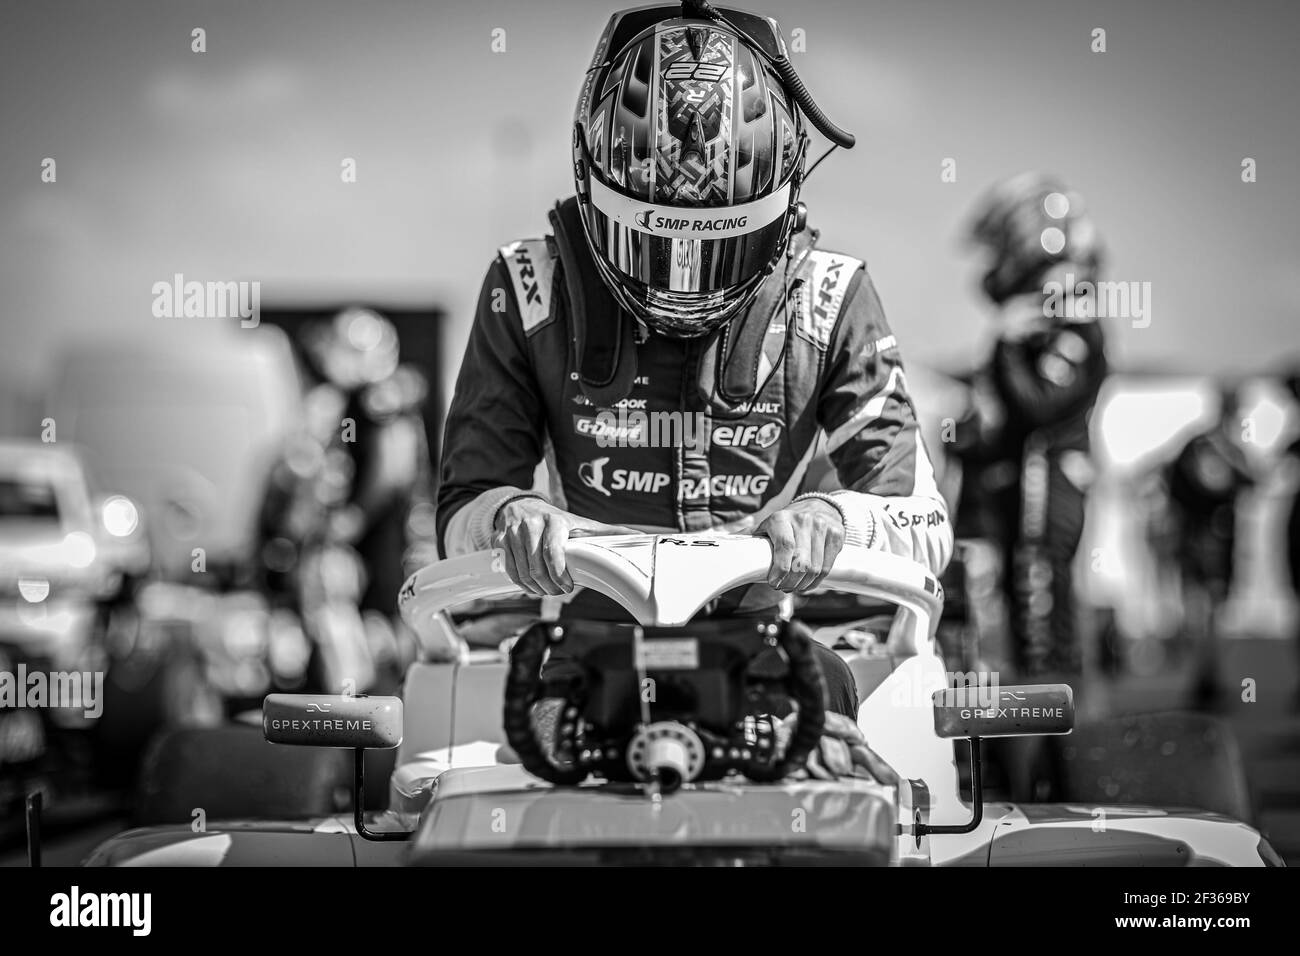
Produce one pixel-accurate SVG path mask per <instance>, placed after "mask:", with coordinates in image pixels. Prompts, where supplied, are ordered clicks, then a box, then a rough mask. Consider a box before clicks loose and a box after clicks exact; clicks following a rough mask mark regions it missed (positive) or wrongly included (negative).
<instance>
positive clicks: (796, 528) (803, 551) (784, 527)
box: [754, 498, 844, 593]
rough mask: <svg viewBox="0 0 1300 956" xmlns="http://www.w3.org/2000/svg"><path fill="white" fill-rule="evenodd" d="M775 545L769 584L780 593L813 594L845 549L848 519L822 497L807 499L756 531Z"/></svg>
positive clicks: (785, 510)
mask: <svg viewBox="0 0 1300 956" xmlns="http://www.w3.org/2000/svg"><path fill="white" fill-rule="evenodd" d="M754 534H756V535H762V536H763V537H765V538H767V539H768V540H769V541H771V542H772V567H771V569H770V570H769V571H768V573H767V583H768V584H769V585H770V586H771V587H774V588H776V589H777V590H778V591H786V592H789V593H795V592H798V591H810V590H812V589H813V588H815V587H817V586H819V585H820V584H821V583H822V581H824V580H825V579H826V575H828V574H829V573H830V571H831V568H832V567H834V565H835V559H836V558H837V557H839V554H840V549H841V548H843V547H844V519H843V518H842V517H841V516H840V512H839V509H837V508H836V507H835V506H834V505H832V504H830V503H828V502H826V501H823V500H821V499H820V498H805V499H804V500H802V501H796V502H794V503H793V504H791V505H790V506H789V507H787V508H782V509H781V510H780V511H778V512H776V513H774V514H772V515H769V516H768V517H767V519H766V520H765V521H763V523H762V524H760V525H759V526H758V527H757V528H755V529H754Z"/></svg>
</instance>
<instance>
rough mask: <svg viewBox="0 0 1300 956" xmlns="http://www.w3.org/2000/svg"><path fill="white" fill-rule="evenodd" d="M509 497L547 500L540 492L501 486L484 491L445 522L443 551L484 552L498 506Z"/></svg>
mask: <svg viewBox="0 0 1300 956" xmlns="http://www.w3.org/2000/svg"><path fill="white" fill-rule="evenodd" d="M512 498H540V499H542V500H543V501H546V500H548V499H547V497H546V496H545V495H544V494H542V493H541V492H540V491H530V490H529V489H527V488H516V487H514V486H513V485H502V486H501V487H499V488H491V489H489V490H488V491H485V492H483V493H482V494H481V495H479V496H478V497H477V498H475V499H474V500H473V501H471V502H470V503H469V504H467V505H465V506H464V507H463V508H461V509H460V510H459V511H457V512H456V513H455V514H454V515H452V516H451V521H449V522H448V523H447V533H446V536H445V538H444V540H443V551H444V553H445V554H446V555H447V557H449V558H454V557H457V556H458V555H462V554H472V553H473V552H475V551H487V550H488V549H490V548H491V547H492V535H493V533H494V529H493V527H492V525H493V522H494V521H495V520H496V516H497V512H498V511H500V510H501V506H502V505H504V504H505V503H506V502H507V501H509V500H510V499H512Z"/></svg>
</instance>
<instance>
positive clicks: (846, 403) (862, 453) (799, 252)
mask: <svg viewBox="0 0 1300 956" xmlns="http://www.w3.org/2000/svg"><path fill="white" fill-rule="evenodd" d="M805 115H806V116H807V117H808V118H809V120H810V121H811V122H812V123H813V124H814V125H816V127H817V128H818V129H819V130H820V131H822V132H824V133H827V135H828V136H829V137H830V138H831V139H832V140H833V141H834V142H836V143H837V144H839V145H851V144H852V137H851V136H849V135H848V134H845V133H843V132H842V131H840V130H839V129H838V128H837V127H835V126H834V125H833V124H831V123H830V122H829V120H827V119H826V118H825V116H824V114H822V113H821V111H820V110H819V109H817V107H816V105H815V104H814V103H812V101H811V97H810V96H809V95H808V93H807V91H806V89H805V88H803V86H802V83H800V82H799V81H798V77H797V76H794V75H793V70H792V69H791V68H790V67H789V61H788V59H787V58H786V56H785V49H784V44H783V41H782V39H781V34H780V31H779V28H778V27H777V25H776V23H775V22H774V21H772V20H770V19H768V18H763V17H758V16H753V15H749V14H744V13H741V12H739V11H735V10H730V9H728V10H725V11H716V10H714V9H713V8H711V7H709V6H708V5H707V4H703V3H698V2H696V3H687V4H683V5H682V6H681V7H680V8H679V7H676V6H661V7H643V8H640V9H636V10H629V11H625V12H622V13H617V14H615V15H614V16H613V17H612V19H611V20H610V23H609V24H608V26H607V27H606V29H605V32H604V34H603V35H602V37H601V40H600V43H599V45H598V47H597V49H596V53H595V56H594V58H593V59H592V63H591V66H590V68H589V69H588V71H587V74H586V78H585V81H584V83H583V86H582V89H581V93H580V95H579V100H578V106H577V111H576V116H575V120H574V127H573V172H574V178H575V186H576V193H577V194H576V196H574V197H570V198H568V199H565V200H563V201H561V202H559V203H558V204H557V205H556V206H555V208H554V209H553V210H552V211H551V213H550V217H549V218H550V224H551V227H552V233H551V234H550V235H547V236H546V237H544V238H540V239H525V240H520V241H517V242H512V243H510V244H509V245H506V246H504V247H502V248H501V249H500V250H499V252H498V254H497V256H496V257H495V258H494V259H493V260H492V262H491V264H490V265H489V267H488V273H487V278H486V279H485V280H484V282H483V286H482V291H481V293H480V297H479V302H478V312H477V315H476V317H475V321H474V325H473V328H472V330H471V332H470V338H469V343H468V345H467V347H466V351H465V357H464V361H463V363H462V366H461V370H460V375H459V378H458V380H457V383H456V390H455V395H454V397H453V399H452V403H451V407H450V409H449V412H448V417H447V429H446V438H445V452H444V456H443V466H442V476H441V484H440V488H439V492H438V517H437V522H438V535H439V541H440V544H441V546H442V549H443V553H444V555H446V556H455V555H458V554H464V553H468V552H471V551H477V550H483V549H487V548H494V547H496V548H501V549H502V550H503V552H504V554H505V563H506V568H507V571H508V573H509V575H510V577H511V578H512V579H513V580H514V581H515V582H517V583H518V584H519V585H520V587H522V588H523V589H524V590H525V591H527V592H529V593H531V594H534V595H538V596H551V597H552V598H553V599H554V598H555V597H561V598H562V599H564V600H568V601H569V602H570V604H569V608H570V612H572V608H573V607H574V606H575V605H577V604H578V603H579V599H581V600H582V601H585V602H587V603H586V606H585V607H583V610H582V615H581V616H584V617H592V616H593V615H594V612H593V607H594V605H596V604H598V603H600V602H605V601H607V599H606V598H604V597H603V596H602V595H597V594H594V593H590V592H587V593H585V594H581V595H579V596H577V597H574V596H573V595H572V592H573V591H574V584H573V581H572V579H571V577H570V576H569V574H568V571H567V569H566V567H565V560H564V551H563V543H564V541H565V540H566V539H568V538H569V537H571V536H577V535H591V534H608V533H620V532H626V531H628V530H629V529H636V530H640V531H678V532H689V531H704V530H709V529H712V530H716V531H719V532H728V533H741V534H744V533H749V534H755V535H763V536H765V537H767V538H768V539H769V540H770V541H771V543H772V555H773V556H772V565H771V570H770V573H769V577H768V581H767V586H755V587H752V588H749V589H748V590H747V591H745V592H744V593H743V594H734V593H733V594H729V595H725V596H724V597H723V598H722V599H720V601H719V602H718V603H719V605H725V606H718V607H714V608H712V609H711V610H712V611H713V612H715V613H716V612H718V611H726V612H728V613H745V612H747V611H751V610H755V611H756V610H759V609H762V608H768V609H770V608H772V607H773V606H775V605H776V604H777V603H779V601H780V599H781V597H782V595H781V594H780V593H777V592H786V593H800V592H806V591H809V590H811V589H813V588H816V587H817V586H818V585H819V584H820V583H821V582H822V580H823V578H824V577H825V576H826V574H827V573H828V572H829V571H830V569H831V567H832V565H833V563H834V561H835V558H836V556H837V555H838V553H839V552H840V549H841V548H842V547H843V546H844V545H845V544H846V543H847V544H854V545H861V546H865V547H868V548H876V549H880V550H884V551H890V552H892V553H895V554H899V555H903V556H905V557H908V558H912V559H914V560H917V561H919V562H922V563H923V564H925V565H926V566H928V567H929V568H930V570H931V571H933V572H935V573H936V574H937V573H938V572H940V571H941V570H942V569H943V567H944V565H945V564H946V563H947V561H948V558H949V555H950V553H951V550H952V531H951V528H950V526H949V523H948V515H947V511H946V508H945V505H944V502H943V499H942V498H941V496H940V494H939V492H938V490H937V488H936V486H935V483H934V478H933V473H932V469H931V464H930V459H929V457H928V455H927V453H926V450H925V447H924V445H923V444H922V441H921V437H920V435H919V433H918V427H917V421H916V415H915V411H914V408H913V405H912V401H911V399H910V397H909V395H908V392H907V383H906V379H905V376H904V373H903V366H902V363H901V360H900V358H899V349H898V343H897V341H896V339H895V337H894V335H893V333H892V332H891V331H890V328H889V325H888V323H887V322H886V320H885V316H884V313H883V311H882V309H881V304H880V299H879V298H878V296H877V294H876V290H875V288H874V287H873V285H872V282H871V279H870V278H869V277H868V275H867V272H866V268H865V265H864V263H863V262H862V260H860V259H856V258H853V257H852V256H848V255H843V254H840V253H836V252H829V251H825V250H822V249H819V248H818V247H817V235H818V234H817V232H816V231H815V230H813V229H811V228H810V227H809V226H808V225H807V223H806V210H805V207H804V205H803V203H802V202H800V200H799V192H800V187H801V185H802V184H803V180H804V175H805V159H806V152H807V149H808V142H809V140H808V136H807V134H806V133H805V130H804V116H805ZM820 454H827V455H829V457H830V460H831V461H832V463H833V464H834V466H835V471H836V472H837V475H838V479H839V484H840V486H841V488H840V489H838V490H834V491H831V492H829V493H826V492H807V491H806V490H805V488H804V487H803V484H802V483H803V479H804V478H805V473H806V472H807V470H808V466H809V463H810V462H811V461H813V460H814V458H815V456H817V455H820ZM543 462H544V463H545V467H546V478H547V491H545V492H543V491H542V490H540V489H539V488H536V487H534V480H533V479H534V471H535V469H536V468H537V466H538V465H539V464H540V463H543ZM707 610H709V609H706V611H707ZM572 613H576V612H572ZM620 614H621V611H620ZM818 649H819V651H822V652H823V653H822V654H821V657H820V660H821V663H822V670H823V674H824V677H825V681H826V687H827V693H828V701H827V708H828V714H827V717H828V723H827V727H828V733H834V732H835V731H836V730H837V729H842V728H843V725H844V724H848V725H850V729H848V730H846V731H845V734H846V735H847V736H848V737H849V738H852V737H853V735H855V734H856V733H857V728H856V724H854V723H853V721H852V720H848V721H843V722H842V723H841V722H840V721H839V720H837V719H836V718H835V716H834V714H835V713H838V714H842V715H845V716H847V717H849V718H852V717H854V716H855V715H856V712H857V703H856V694H855V692H854V688H853V678H852V675H851V674H850V672H849V670H848V667H847V666H846V665H845V664H844V662H843V661H842V660H841V659H840V658H839V657H838V656H837V655H836V654H834V653H832V652H830V651H829V650H826V649H824V648H821V647H820V645H818ZM856 739H857V740H859V741H860V735H859V736H858V737H857V738H856ZM850 742H852V740H850Z"/></svg>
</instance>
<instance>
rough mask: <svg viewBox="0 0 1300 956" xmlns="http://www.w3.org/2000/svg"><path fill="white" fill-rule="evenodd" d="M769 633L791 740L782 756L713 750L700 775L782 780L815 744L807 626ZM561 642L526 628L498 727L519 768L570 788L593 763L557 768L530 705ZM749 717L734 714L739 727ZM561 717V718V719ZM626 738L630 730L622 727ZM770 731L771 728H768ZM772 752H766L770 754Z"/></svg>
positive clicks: (556, 634) (820, 690)
mask: <svg viewBox="0 0 1300 956" xmlns="http://www.w3.org/2000/svg"><path fill="white" fill-rule="evenodd" d="M773 629H774V631H775V633H774V634H773V635H772V636H773V637H774V638H775V640H776V645H777V646H778V647H780V648H781V649H782V650H783V651H784V652H785V656H786V659H787V661H788V672H787V675H786V677H785V679H784V685H785V690H786V692H787V694H788V695H789V697H790V699H791V700H792V701H793V703H794V704H795V705H797V708H798V711H797V717H796V720H795V727H794V731H793V733H792V734H791V735H790V741H789V743H788V745H787V746H786V748H785V751H784V753H782V754H780V755H779V756H776V757H766V756H763V755H761V754H760V752H759V751H760V750H761V748H746V750H745V751H744V752H745V753H747V754H748V756H747V758H742V759H739V760H737V759H735V757H734V756H733V754H734V753H735V752H736V749H737V748H723V750H724V756H723V758H722V759H721V760H719V758H718V757H717V756H716V752H715V750H714V749H710V750H707V751H706V753H705V756H704V763H705V769H703V770H702V771H701V773H700V774H699V776H704V777H710V776H712V777H717V776H721V775H722V773H724V772H725V771H726V770H727V769H732V768H734V769H738V770H740V772H741V773H743V774H744V775H745V776H746V777H748V778H749V779H750V780H754V781H757V782H763V783H767V782H772V781H776V780H781V779H783V778H785V777H786V776H788V775H789V774H790V773H792V772H793V771H795V770H798V769H800V768H802V767H803V765H804V763H805V762H806V761H807V759H808V755H809V754H810V753H812V750H813V748H814V747H816V746H817V744H818V742H819V740H820V738H821V734H822V730H823V728H824V726H825V722H826V710H825V691H824V683H823V680H822V674H821V668H820V667H819V666H818V663H817V658H816V655H815V653H814V650H813V647H814V641H813V638H812V635H811V632H810V631H809V630H808V628H807V627H806V626H804V625H802V624H799V623H798V622H793V621H785V622H780V623H778V624H776V625H774V628H773ZM563 638H564V630H563V628H562V627H558V626H555V625H545V624H538V625H534V626H533V627H531V628H529V629H528V630H526V631H525V632H524V633H523V634H522V635H521V636H520V637H519V639H518V640H517V641H516V642H515V644H514V647H513V648H512V649H511V652H510V665H509V670H508V672H507V676H506V688H505V706H504V714H503V717H504V719H503V723H504V729H505V734H506V740H507V742H508V743H509V744H510V746H511V747H512V748H513V749H514V751H515V753H516V754H517V755H518V757H519V760H520V763H521V764H522V765H523V767H524V769H525V770H527V771H528V772H529V773H531V774H533V775H534V776H537V777H540V778H541V779H543V780H547V781H549V782H551V783H554V784H557V785H561V786H574V785H576V784H579V783H581V782H582V781H583V780H585V779H586V778H587V777H588V775H589V774H590V773H591V772H592V771H593V769H596V767H595V763H596V761H594V760H591V759H588V760H581V759H580V760H577V761H574V762H572V763H569V764H566V765H557V764H556V763H554V762H553V761H552V760H551V759H550V758H549V757H548V756H547V753H546V750H545V749H544V747H543V746H542V743H541V742H540V741H539V740H538V739H537V735H536V733H535V732H534V729H533V720H532V710H533V706H534V705H535V704H536V703H537V702H538V701H539V700H541V699H542V693H543V685H544V682H543V679H542V674H541V670H542V661H543V658H544V657H545V655H546V650H547V648H548V647H549V646H550V645H551V644H552V643H558V642H560V641H562V640H563ZM577 706H578V703H577V702H576V701H574V700H572V699H566V700H565V701H564V704H563V708H562V713H564V714H567V713H571V712H572V708H575V707H577ZM750 716H755V715H751V714H744V713H740V714H736V715H735V717H736V724H737V726H738V727H739V726H740V724H742V723H743V721H744V718H746V717H750ZM562 719H563V718H562ZM626 729H627V731H628V735H629V736H630V735H631V734H632V733H633V732H634V731H635V730H636V728H635V727H629V728H626ZM772 730H773V731H774V730H775V726H774V725H773V727H772ZM774 750H775V748H774V747H773V748H770V749H769V750H768V752H769V753H773V752H774Z"/></svg>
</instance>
